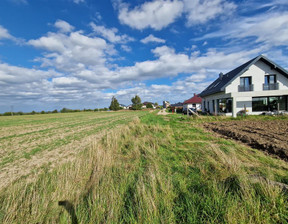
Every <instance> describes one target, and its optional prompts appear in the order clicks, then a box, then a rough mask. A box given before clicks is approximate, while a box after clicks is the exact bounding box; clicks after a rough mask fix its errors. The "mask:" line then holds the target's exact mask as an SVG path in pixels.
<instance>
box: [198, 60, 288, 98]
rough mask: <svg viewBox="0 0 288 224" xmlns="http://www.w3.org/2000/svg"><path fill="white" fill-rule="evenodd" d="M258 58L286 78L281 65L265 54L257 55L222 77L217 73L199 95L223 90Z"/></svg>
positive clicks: (286, 73) (286, 75) (287, 74)
mask: <svg viewBox="0 0 288 224" xmlns="http://www.w3.org/2000/svg"><path fill="white" fill-rule="evenodd" d="M259 60H261V61H263V62H264V63H266V64H267V65H269V66H271V67H272V68H273V69H275V70H276V71H278V72H279V73H281V74H283V75H284V76H285V77H287V78H288V72H287V71H286V70H285V69H284V68H282V67H281V66H279V65H277V64H276V63H274V62H272V61H271V60H269V59H268V58H266V57H265V56H263V55H259V56H258V57H256V58H253V59H251V60H250V61H247V62H246V63H244V64H242V65H240V66H239V67H237V68H235V69H233V70H231V71H230V72H228V73H226V74H225V75H222V77H220V75H219V77H218V78H217V79H216V80H215V81H214V82H212V83H211V84H210V85H209V86H208V87H207V88H206V89H204V90H203V91H202V92H201V93H200V94H199V95H200V96H201V97H203V96H208V95H211V94H215V93H218V92H223V91H224V88H225V87H226V86H227V85H228V84H229V83H230V82H231V81H233V80H234V79H235V78H237V77H238V76H240V75H241V74H243V73H244V72H245V71H247V70H248V68H249V67H250V66H251V65H253V64H255V63H256V62H257V61H259Z"/></svg>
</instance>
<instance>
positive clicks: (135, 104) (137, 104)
mask: <svg viewBox="0 0 288 224" xmlns="http://www.w3.org/2000/svg"><path fill="white" fill-rule="evenodd" d="M131 102H132V110H141V109H142V103H141V98H140V97H139V96H138V95H135V97H132V99H131ZM151 108H152V104H151ZM109 109H110V110H114V111H116V110H120V109H121V107H120V104H119V102H118V100H117V99H116V97H114V96H113V97H112V100H111V104H110V107H109Z"/></svg>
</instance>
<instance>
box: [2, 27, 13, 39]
mask: <svg viewBox="0 0 288 224" xmlns="http://www.w3.org/2000/svg"><path fill="white" fill-rule="evenodd" d="M1 39H13V36H11V35H10V34H9V32H8V30H7V29H5V28H4V27H3V26H1V25H0V40H1Z"/></svg>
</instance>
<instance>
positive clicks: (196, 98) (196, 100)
mask: <svg viewBox="0 0 288 224" xmlns="http://www.w3.org/2000/svg"><path fill="white" fill-rule="evenodd" d="M201 102H202V98H201V97H199V94H198V95H197V94H196V93H194V96H193V97H191V98H190V99H188V100H185V101H184V102H183V104H193V103H201Z"/></svg>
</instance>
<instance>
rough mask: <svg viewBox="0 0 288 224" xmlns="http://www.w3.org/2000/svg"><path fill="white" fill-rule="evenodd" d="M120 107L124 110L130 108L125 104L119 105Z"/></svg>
mask: <svg viewBox="0 0 288 224" xmlns="http://www.w3.org/2000/svg"><path fill="white" fill-rule="evenodd" d="M119 106H120V107H122V108H123V109H124V110H127V109H129V107H128V106H125V105H124V104H119Z"/></svg>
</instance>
